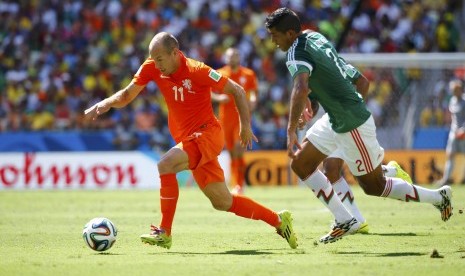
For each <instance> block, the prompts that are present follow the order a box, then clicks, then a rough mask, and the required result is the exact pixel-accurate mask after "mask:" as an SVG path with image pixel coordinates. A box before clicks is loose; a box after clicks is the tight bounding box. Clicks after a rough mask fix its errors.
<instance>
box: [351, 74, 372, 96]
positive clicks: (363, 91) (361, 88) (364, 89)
mask: <svg viewBox="0 0 465 276" xmlns="http://www.w3.org/2000/svg"><path fill="white" fill-rule="evenodd" d="M354 85H355V87H356V88H357V92H358V93H360V95H362V98H363V99H364V100H365V99H366V97H367V95H368V87H369V86H370V82H369V81H368V80H367V78H366V77H365V76H364V75H360V77H358V78H357V79H356V80H355V82H354Z"/></svg>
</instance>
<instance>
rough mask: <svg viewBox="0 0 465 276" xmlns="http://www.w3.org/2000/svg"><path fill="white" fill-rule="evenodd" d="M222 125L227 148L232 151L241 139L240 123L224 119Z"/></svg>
mask: <svg viewBox="0 0 465 276" xmlns="http://www.w3.org/2000/svg"><path fill="white" fill-rule="evenodd" d="M221 125H222V127H223V132H224V139H225V144H226V149H227V150H229V151H231V150H233V149H234V146H235V145H236V144H237V143H239V141H240V140H241V137H240V136H239V131H240V125H239V123H237V124H236V123H226V122H224V121H223V122H222V124H221Z"/></svg>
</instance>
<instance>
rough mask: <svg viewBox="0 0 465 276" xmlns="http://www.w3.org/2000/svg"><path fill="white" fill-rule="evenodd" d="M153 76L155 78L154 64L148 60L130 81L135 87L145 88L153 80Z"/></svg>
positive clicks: (151, 60)
mask: <svg viewBox="0 0 465 276" xmlns="http://www.w3.org/2000/svg"><path fill="white" fill-rule="evenodd" d="M153 76H155V64H154V61H153V59H151V58H148V59H146V60H145V61H144V63H143V64H142V65H141V66H140V67H139V70H137V73H136V74H135V75H134V77H133V78H132V81H133V82H134V83H135V84H137V85H141V86H145V85H147V83H149V82H150V81H151V80H153Z"/></svg>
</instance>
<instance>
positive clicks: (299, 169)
mask: <svg viewBox="0 0 465 276" xmlns="http://www.w3.org/2000/svg"><path fill="white" fill-rule="evenodd" d="M291 169H292V171H293V172H294V173H295V174H297V176H299V177H300V178H301V179H303V178H306V177H307V176H309V175H310V174H312V173H313V172H314V171H315V170H316V167H315V166H312V165H311V164H304V162H302V161H301V160H300V159H293V160H291Z"/></svg>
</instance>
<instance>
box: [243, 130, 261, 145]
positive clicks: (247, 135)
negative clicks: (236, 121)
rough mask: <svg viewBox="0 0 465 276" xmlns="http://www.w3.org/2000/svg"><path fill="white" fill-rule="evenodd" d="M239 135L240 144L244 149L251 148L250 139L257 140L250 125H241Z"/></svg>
mask: <svg viewBox="0 0 465 276" xmlns="http://www.w3.org/2000/svg"><path fill="white" fill-rule="evenodd" d="M240 137H241V146H242V147H243V148H245V149H252V141H255V142H258V139H257V137H255V135H254V134H253V132H252V129H251V128H250V127H246V128H242V127H241V132H240Z"/></svg>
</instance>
